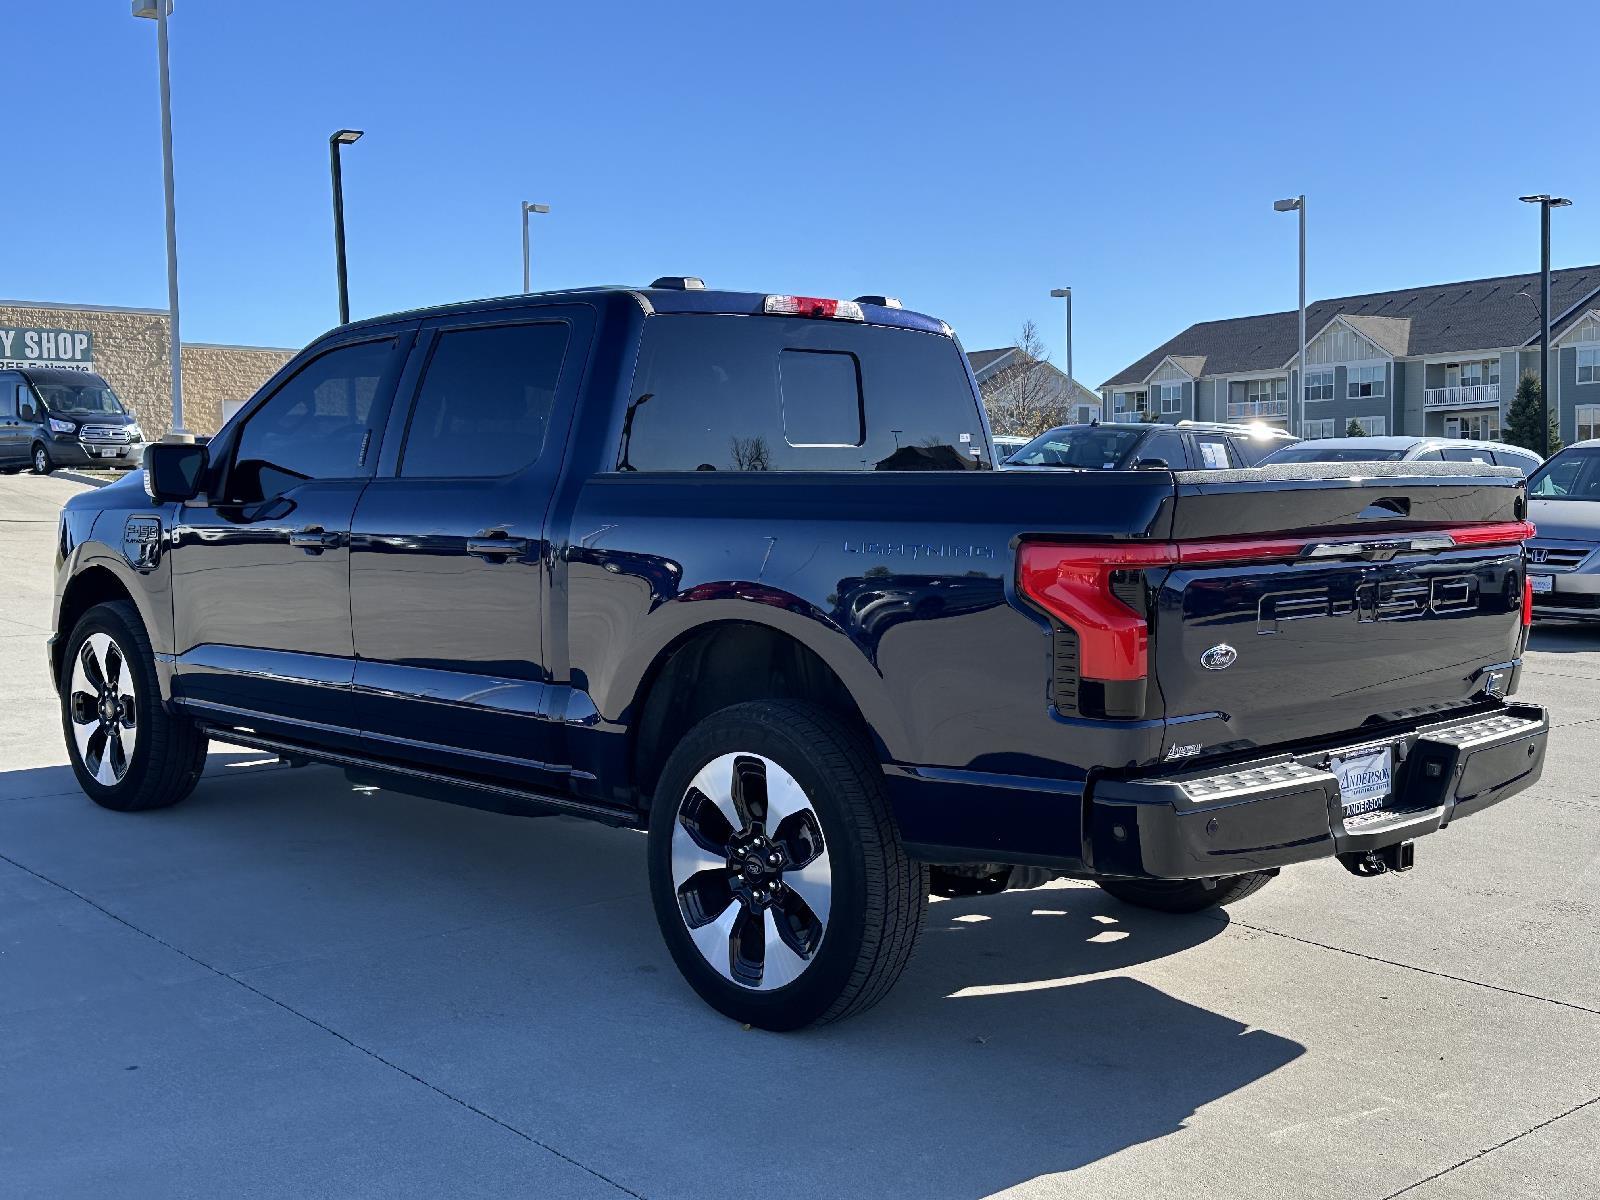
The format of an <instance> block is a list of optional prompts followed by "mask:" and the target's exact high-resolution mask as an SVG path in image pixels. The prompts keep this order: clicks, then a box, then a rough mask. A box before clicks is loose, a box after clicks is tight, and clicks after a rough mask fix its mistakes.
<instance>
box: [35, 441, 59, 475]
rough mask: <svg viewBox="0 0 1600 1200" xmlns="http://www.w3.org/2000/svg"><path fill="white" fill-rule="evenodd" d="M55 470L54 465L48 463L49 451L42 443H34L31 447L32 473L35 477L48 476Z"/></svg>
mask: <svg viewBox="0 0 1600 1200" xmlns="http://www.w3.org/2000/svg"><path fill="white" fill-rule="evenodd" d="M55 469H56V464H55V463H53V462H51V461H50V451H49V450H48V449H46V448H45V445H44V443H43V442H39V443H36V444H35V445H34V447H33V473H34V474H35V475H48V474H50V472H51V471H54V470H55Z"/></svg>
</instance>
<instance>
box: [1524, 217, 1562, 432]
mask: <svg viewBox="0 0 1600 1200" xmlns="http://www.w3.org/2000/svg"><path fill="white" fill-rule="evenodd" d="M1517 199H1519V200H1521V201H1522V202H1523V203H1524V204H1537V205H1538V206H1539V295H1540V297H1541V299H1540V301H1539V453H1540V454H1541V455H1542V456H1544V457H1545V458H1549V457H1550V210H1551V209H1552V208H1566V207H1567V206H1568V205H1569V204H1571V203H1572V201H1571V200H1568V199H1567V198H1566V197H1565V196H1550V195H1547V194H1545V193H1544V192H1540V193H1539V194H1538V195H1536V196H1518V197H1517Z"/></svg>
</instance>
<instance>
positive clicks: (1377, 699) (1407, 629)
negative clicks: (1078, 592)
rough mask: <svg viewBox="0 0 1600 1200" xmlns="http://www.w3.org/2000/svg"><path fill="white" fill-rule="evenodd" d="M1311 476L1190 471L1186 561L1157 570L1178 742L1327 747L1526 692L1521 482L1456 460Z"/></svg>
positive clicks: (1181, 541)
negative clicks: (1520, 665)
mask: <svg viewBox="0 0 1600 1200" xmlns="http://www.w3.org/2000/svg"><path fill="white" fill-rule="evenodd" d="M1309 466H1311V468H1312V469H1310V470H1307V469H1306V468H1305V467H1300V466H1295V467H1285V468H1276V469H1274V468H1264V469H1259V470H1256V471H1238V472H1232V471H1230V472H1217V473H1213V474H1210V475H1207V474H1204V473H1198V472H1181V473H1179V474H1178V475H1177V490H1176V502H1175V507H1174V511H1173V533H1174V540H1175V542H1176V543H1177V544H1178V546H1179V547H1180V552H1179V561H1178V562H1177V563H1175V564H1174V565H1172V566H1171V567H1170V568H1169V569H1167V570H1166V571H1165V573H1164V574H1163V573H1160V572H1156V571H1151V572H1149V573H1148V574H1147V581H1148V583H1149V585H1150V587H1151V589H1152V592H1153V603H1152V606H1151V607H1152V628H1151V634H1152V637H1151V659H1152V662H1151V665H1152V668H1153V669H1152V675H1153V676H1154V681H1155V683H1156V684H1157V686H1158V687H1159V690H1160V694H1161V699H1162V705H1163V708H1164V711H1165V715H1166V718H1167V721H1168V738H1167V742H1168V745H1169V747H1170V746H1176V745H1183V746H1185V747H1186V749H1185V750H1184V751H1182V752H1183V753H1189V752H1194V753H1199V752H1203V753H1206V754H1212V753H1218V752H1225V751H1226V752H1231V751H1235V750H1243V749H1247V748H1251V747H1261V746H1269V745H1277V744H1282V743H1286V742H1293V741H1297V740H1300V739H1306V738H1314V737H1324V736H1327V735H1328V734H1330V733H1334V732H1338V731H1344V730H1353V729H1357V728H1360V727H1362V726H1370V725H1375V724H1380V723H1385V722H1389V721H1395V720H1402V719H1408V718H1412V717H1416V716H1419V715H1421V714H1424V713H1427V712H1431V711H1436V710H1439V709H1442V708H1447V707H1451V706H1455V705H1459V704H1462V703H1464V702H1467V701H1469V700H1471V699H1472V698H1473V697H1475V696H1482V695H1485V694H1490V695H1495V694H1504V692H1505V690H1506V689H1508V688H1509V687H1510V686H1511V685H1512V683H1513V682H1514V680H1513V678H1512V672H1513V670H1514V663H1515V661H1516V660H1517V659H1518V657H1519V655H1520V653H1521V648H1522V643H1523V638H1524V619H1525V618H1524V601H1525V596H1524V591H1525V583H1524V575H1523V570H1522V548H1521V545H1520V542H1519V541H1518V537H1519V535H1520V534H1524V533H1525V530H1524V529H1523V527H1522V526H1521V525H1520V522H1521V521H1522V519H1523V517H1524V515H1525V513H1526V498H1525V495H1524V489H1523V486H1522V483H1521V480H1520V476H1518V474H1517V473H1516V472H1515V471H1514V470H1513V469H1511V468H1487V467H1478V466H1476V465H1474V464H1455V463H1439V464H1418V463H1392V464H1387V463H1386V464H1378V463H1372V464H1337V465H1324V464H1309ZM1352 471H1359V472H1360V473H1361V477H1360V478H1352V477H1351V476H1352ZM1230 547H1231V548H1232V549H1231V550H1230ZM1169 752H1170V751H1169Z"/></svg>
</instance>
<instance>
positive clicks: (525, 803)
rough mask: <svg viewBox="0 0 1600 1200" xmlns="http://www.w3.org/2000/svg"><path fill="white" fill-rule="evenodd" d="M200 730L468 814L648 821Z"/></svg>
mask: <svg viewBox="0 0 1600 1200" xmlns="http://www.w3.org/2000/svg"><path fill="white" fill-rule="evenodd" d="M199 724H200V728H201V729H202V730H204V731H205V733H206V734H207V735H208V736H210V737H214V738H216V739H217V740H218V741H219V742H229V743H232V744H234V745H238V746H250V747H252V748H253V749H256V750H267V751H270V752H272V753H273V754H278V755H283V756H285V757H290V756H292V757H295V758H302V759H310V760H311V761H312V762H319V763H326V764H327V765H329V766H334V767H343V768H344V773H345V775H346V776H347V777H348V778H349V779H350V781H351V782H352V783H357V784H363V785H367V786H372V787H382V788H389V789H391V790H393V791H397V792H404V793H406V794H407V795H411V796H422V797H424V798H426V799H429V800H442V801H444V802H445V803H447V804H459V805H462V806H463V807H465V808H477V809H482V810H483V811H485V812H494V813H504V814H506V815H507V816H513V817H553V816H559V815H561V814H568V815H571V816H576V817H585V818H587V819H588V820H591V821H599V822H601V823H602V824H606V825H621V826H627V827H629V828H632V829H640V828H643V826H644V815H643V814H642V813H639V812H637V811H635V810H633V809H628V808H621V807H617V806H613V805H609V804H595V803H593V802H591V801H588V800H576V799H574V798H573V797H571V796H558V795H555V794H554V793H551V792H538V791H533V790H532V789H529V788H519V787H512V786H510V785H509V784H502V783H493V782H491V781H489V780H487V779H475V778H472V777H471V776H463V775H452V774H450V773H449V772H447V771H431V770H429V769H427V768H426V767H415V766H410V765H398V764H395V763H391V762H383V761H380V760H378V759H373V758H366V757H364V756H362V755H359V754H350V753H347V752H345V751H340V750H327V749H323V748H322V747H319V746H310V745H307V744H306V743H304V742H297V741H294V740H293V739H291V738H279V737H271V736H268V735H266V734H261V733H256V732H254V731H253V730H252V731H250V732H246V731H244V730H241V729H236V728H233V727H231V726H227V725H215V724H212V723H210V722H205V721H202V722H200V723H199Z"/></svg>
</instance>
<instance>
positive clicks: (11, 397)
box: [0, 375, 22, 420]
mask: <svg viewBox="0 0 1600 1200" xmlns="http://www.w3.org/2000/svg"><path fill="white" fill-rule="evenodd" d="M21 386H22V385H21V384H19V383H18V382H17V380H16V376H14V375H0V420H4V419H6V418H9V417H14V416H16V415H17V390H18V389H19V388H20V387H21Z"/></svg>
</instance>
